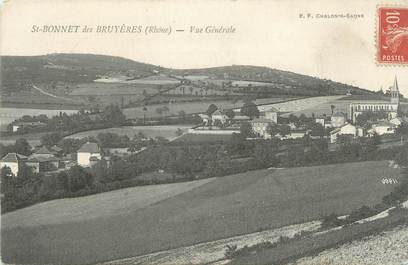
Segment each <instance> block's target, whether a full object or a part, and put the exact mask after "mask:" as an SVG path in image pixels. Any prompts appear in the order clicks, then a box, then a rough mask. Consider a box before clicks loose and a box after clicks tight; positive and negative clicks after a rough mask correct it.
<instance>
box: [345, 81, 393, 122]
mask: <svg viewBox="0 0 408 265" xmlns="http://www.w3.org/2000/svg"><path fill="white" fill-rule="evenodd" d="M390 92H391V101H390V102H386V101H373V100H366V101H361V102H352V103H350V111H349V119H350V120H351V121H352V122H353V123H355V122H356V117H357V116H358V115H360V114H361V113H363V112H365V111H373V112H377V111H384V112H386V113H387V114H388V119H393V118H395V117H397V116H398V107H399V95H400V94H399V89H398V81H397V77H395V80H394V84H393V86H392V87H391V88H390Z"/></svg>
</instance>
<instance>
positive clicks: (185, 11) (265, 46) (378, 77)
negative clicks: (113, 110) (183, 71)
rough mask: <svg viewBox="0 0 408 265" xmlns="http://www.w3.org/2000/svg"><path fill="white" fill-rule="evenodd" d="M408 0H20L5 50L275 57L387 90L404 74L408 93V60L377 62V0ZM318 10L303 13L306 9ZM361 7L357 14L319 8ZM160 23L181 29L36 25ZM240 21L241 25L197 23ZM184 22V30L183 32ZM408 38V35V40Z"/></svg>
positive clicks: (3, 25)
mask: <svg viewBox="0 0 408 265" xmlns="http://www.w3.org/2000/svg"><path fill="white" fill-rule="evenodd" d="M384 3H387V4H388V5H390V4H393V5H400V6H407V7H408V0H399V1H386V0H382V1H378V2H376V1H375V0H374V1H372V0H357V1H350V2H348V3H347V5H346V4H344V1H340V0H338V1H335V0H329V1H327V0H326V1H318V0H309V1H305V0H300V1H283V0H272V1H266V0H236V1H227V0H220V1H215V0H201V1H193V0H173V1H170V0H153V1H147V0H139V1H129V0H119V1H113V0H101V1H96V0H85V1H79V0H70V1H68V0H41V1H39V0H13V1H3V4H2V5H1V10H0V12H1V13H0V33H1V39H0V53H1V54H2V55H42V54H48V53H94V54H106V55H114V56H121V57H125V58H129V59H133V60H136V61H140V62H145V63H151V64H155V65H160V66H164V67H172V68H202V67H213V66H224V65H233V64H243V65H257V66H267V67H271V68H275V69H281V70H287V71H293V72H296V73H301V74H306V75H311V76H317V77H320V78H327V79H331V80H335V81H339V82H343V83H347V84H352V85H356V86H360V87H363V88H366V89H370V90H378V89H380V88H381V87H382V88H383V89H384V90H385V89H387V88H388V87H389V86H390V85H392V82H393V79H394V76H397V77H398V80H399V86H400V90H401V92H402V93H403V94H405V96H406V97H408V67H407V66H405V67H403V66H398V65H394V66H380V65H378V64H377V63H376V28H377V26H376V23H377V5H379V4H384ZM308 13H310V14H312V15H313V16H314V18H303V19H301V18H300V16H299V14H303V15H305V16H307V14H308ZM347 13H349V14H358V15H362V17H360V18H356V19H341V18H337V19H330V18H316V14H347ZM44 25H45V26H52V25H54V26H56V25H79V26H80V27H81V28H83V27H84V26H85V25H88V26H90V27H93V28H94V30H96V27H97V26H98V25H100V26H108V25H117V26H122V25H125V26H142V27H146V26H157V27H163V28H170V27H171V29H172V33H171V34H169V35H168V34H149V35H145V34H144V33H140V34H139V33H111V34H101V33H96V32H95V31H94V32H92V33H81V32H79V33H43V32H32V30H33V26H38V27H40V28H41V27H43V26H44ZM207 26H224V27H229V26H232V27H234V28H235V33H232V34H206V33H194V34H193V33H190V32H189V30H190V27H195V28H205V27H207ZM176 29H182V30H184V32H175V30H176ZM405 44H406V45H408V43H405Z"/></svg>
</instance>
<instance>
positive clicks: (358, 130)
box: [330, 123, 364, 143]
mask: <svg viewBox="0 0 408 265" xmlns="http://www.w3.org/2000/svg"><path fill="white" fill-rule="evenodd" d="M339 135H350V136H352V137H353V138H356V137H362V136H364V130H363V128H362V127H360V126H354V125H353V124H350V123H347V124H345V125H343V126H342V127H340V128H337V129H334V130H333V131H331V132H330V142H331V143H335V142H336V141H337V137H338V136H339Z"/></svg>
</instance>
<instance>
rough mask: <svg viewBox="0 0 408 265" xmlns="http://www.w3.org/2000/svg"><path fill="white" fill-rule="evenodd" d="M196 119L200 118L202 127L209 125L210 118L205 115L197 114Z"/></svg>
mask: <svg viewBox="0 0 408 265" xmlns="http://www.w3.org/2000/svg"><path fill="white" fill-rule="evenodd" d="M198 117H200V118H201V120H202V121H203V123H204V126H207V125H209V122H210V120H211V118H210V116H208V115H207V114H198Z"/></svg>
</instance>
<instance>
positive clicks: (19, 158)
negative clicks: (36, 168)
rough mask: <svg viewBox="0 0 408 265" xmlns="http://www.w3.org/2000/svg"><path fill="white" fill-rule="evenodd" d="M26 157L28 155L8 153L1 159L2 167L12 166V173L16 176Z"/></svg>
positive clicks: (0, 164) (0, 165)
mask: <svg viewBox="0 0 408 265" xmlns="http://www.w3.org/2000/svg"><path fill="white" fill-rule="evenodd" d="M26 159H27V157H26V156H24V155H20V154H17V153H8V154H7V155H5V156H4V157H3V158H2V159H1V160H0V168H4V167H8V168H10V170H11V173H13V175H14V176H17V174H18V170H19V168H20V166H21V164H22V163H23V161H25V160H26Z"/></svg>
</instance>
